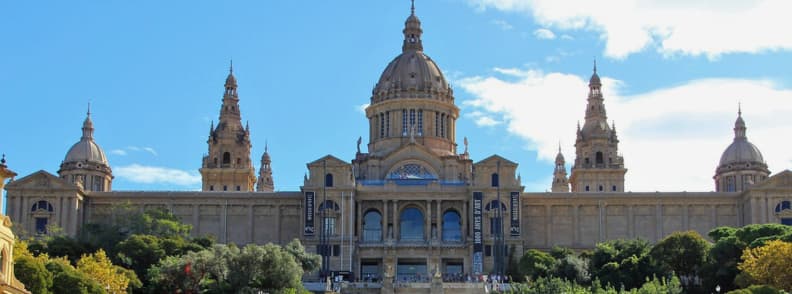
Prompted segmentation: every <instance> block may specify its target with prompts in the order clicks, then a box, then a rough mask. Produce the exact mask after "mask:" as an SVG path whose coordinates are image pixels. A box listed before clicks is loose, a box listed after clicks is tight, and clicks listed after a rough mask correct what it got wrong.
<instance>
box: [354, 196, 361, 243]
mask: <svg viewBox="0 0 792 294" xmlns="http://www.w3.org/2000/svg"><path fill="white" fill-rule="evenodd" d="M362 204H363V203H362V202H358V203H357V205H356V206H357V209H355V211H357V215H358V216H359V217H360V219H361V220H362V219H363V214H362V213H363V212H362V211H363V205H362ZM355 227H356V228H357V231H358V234H359V236H358V239H359V241H363V222H362V221H359V222H357V223H355Z"/></svg>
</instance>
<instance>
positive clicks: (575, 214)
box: [572, 204, 581, 246]
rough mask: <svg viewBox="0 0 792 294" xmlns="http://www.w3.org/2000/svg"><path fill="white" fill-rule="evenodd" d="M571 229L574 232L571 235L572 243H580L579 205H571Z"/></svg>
mask: <svg viewBox="0 0 792 294" xmlns="http://www.w3.org/2000/svg"><path fill="white" fill-rule="evenodd" d="M572 229H573V230H575V233H574V234H573V235H572V245H573V246H575V245H578V244H580V243H581V242H580V205H577V204H575V205H573V206H572Z"/></svg>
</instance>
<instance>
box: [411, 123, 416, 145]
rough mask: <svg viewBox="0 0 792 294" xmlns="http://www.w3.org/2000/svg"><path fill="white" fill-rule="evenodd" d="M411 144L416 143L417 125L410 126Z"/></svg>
mask: <svg viewBox="0 0 792 294" xmlns="http://www.w3.org/2000/svg"><path fill="white" fill-rule="evenodd" d="M410 143H415V125H414V124H413V125H410Z"/></svg>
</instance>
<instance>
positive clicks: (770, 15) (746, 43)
mask: <svg viewBox="0 0 792 294" xmlns="http://www.w3.org/2000/svg"><path fill="white" fill-rule="evenodd" d="M468 3H469V4H470V5H472V6H474V7H476V8H478V9H479V10H485V9H487V8H494V9H497V10H501V11H514V12H520V13H525V14H527V15H530V16H531V17H533V18H534V19H535V20H536V22H537V23H538V24H539V25H542V26H546V27H550V28H555V29H558V30H583V31H591V32H596V33H598V34H599V37H600V38H601V39H603V40H605V41H606V46H605V55H607V56H609V57H614V58H624V57H626V56H627V55H629V54H632V53H635V52H639V51H641V50H644V49H646V48H649V47H654V46H656V47H657V50H658V51H660V52H661V53H662V54H664V55H672V54H678V53H681V54H689V55H702V54H703V55H706V56H708V57H709V58H716V57H717V56H719V55H721V54H726V53H738V52H743V53H756V52H760V51H767V50H791V49H792V35H790V34H786V33H783V32H782V30H783V28H788V27H792V17H789V11H790V10H792V2H789V1H785V0H764V1H762V0H745V1H736V0H732V1H665V0H625V1H616V2H610V3H613V4H611V5H608V4H607V3H604V2H602V1H575V0H468Z"/></svg>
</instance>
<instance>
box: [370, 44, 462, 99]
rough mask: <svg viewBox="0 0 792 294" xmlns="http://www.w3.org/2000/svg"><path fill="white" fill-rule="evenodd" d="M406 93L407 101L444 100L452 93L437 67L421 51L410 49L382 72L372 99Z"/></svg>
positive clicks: (396, 96)
mask: <svg viewBox="0 0 792 294" xmlns="http://www.w3.org/2000/svg"><path fill="white" fill-rule="evenodd" d="M414 91H417V92H418V93H414ZM402 92H406V93H402ZM407 94H409V98H432V99H444V98H446V97H447V96H449V95H451V94H452V90H451V87H450V86H449V84H448V82H447V81H446V79H445V77H444V76H443V72H442V71H441V70H440V67H438V66H437V64H436V63H435V62H434V61H433V60H432V58H430V57H429V56H427V55H426V54H424V53H423V52H421V51H412V50H410V51H405V52H404V53H402V54H400V55H399V56H396V58H394V59H393V61H391V62H390V63H389V64H388V66H387V67H386V68H385V70H384V71H383V72H382V75H381V76H380V78H379V82H377V85H376V86H375V87H374V91H372V100H373V102H377V101H381V100H386V99H393V98H402V97H404V96H406V95H407Z"/></svg>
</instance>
